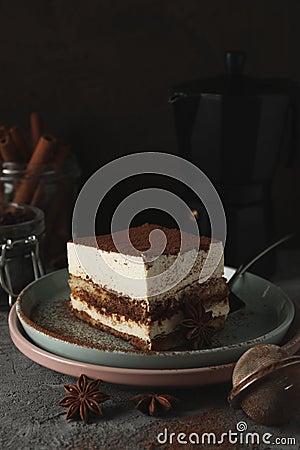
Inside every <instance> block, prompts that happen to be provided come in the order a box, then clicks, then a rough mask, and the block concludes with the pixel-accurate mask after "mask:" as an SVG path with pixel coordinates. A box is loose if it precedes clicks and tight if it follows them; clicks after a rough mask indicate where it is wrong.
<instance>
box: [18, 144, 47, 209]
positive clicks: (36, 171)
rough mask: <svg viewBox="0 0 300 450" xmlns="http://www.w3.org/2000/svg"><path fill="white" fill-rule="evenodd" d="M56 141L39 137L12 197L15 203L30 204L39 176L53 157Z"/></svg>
mask: <svg viewBox="0 0 300 450" xmlns="http://www.w3.org/2000/svg"><path fill="white" fill-rule="evenodd" d="M55 145H56V139H55V138H54V137H53V136H41V137H40V139H39V142H38V144H37V146H36V148H35V150H34V152H33V154H32V156H31V158H30V161H29V163H28V165H27V169H26V171H25V177H24V178H23V180H21V182H20V185H19V187H18V189H17V192H16V193H15V196H14V202H15V203H26V204H29V203H30V202H31V199H32V196H33V194H34V191H35V188H36V186H37V184H38V182H39V175H40V174H41V172H42V171H43V168H44V165H45V164H47V163H48V162H49V161H50V160H51V159H52V156H53V152H54V148H55Z"/></svg>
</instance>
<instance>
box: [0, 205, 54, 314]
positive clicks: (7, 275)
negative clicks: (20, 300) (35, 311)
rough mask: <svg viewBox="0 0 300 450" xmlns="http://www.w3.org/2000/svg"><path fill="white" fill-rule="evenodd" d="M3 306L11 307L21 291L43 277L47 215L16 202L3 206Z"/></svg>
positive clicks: (0, 238) (0, 268)
mask: <svg viewBox="0 0 300 450" xmlns="http://www.w3.org/2000/svg"><path fill="white" fill-rule="evenodd" d="M0 217H1V220H0V246H1V253H0V283H1V288H2V291H1V303H3V300H4V302H5V303H7V296H8V303H9V305H10V306H11V305H12V304H13V302H14V301H15V299H16V297H17V296H18V294H19V293H20V292H21V290H22V289H23V288H24V287H25V286H26V285H27V284H29V283H31V281H33V280H36V279H37V278H39V277H40V276H42V275H43V273H44V271H43V266H42V262H41V258H40V244H41V242H42V238H43V235H44V230H45V222H44V213H43V211H41V210H40V209H38V208H34V207H32V206H28V205H18V204H16V203H0Z"/></svg>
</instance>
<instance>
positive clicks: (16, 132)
mask: <svg viewBox="0 0 300 450" xmlns="http://www.w3.org/2000/svg"><path fill="white" fill-rule="evenodd" d="M9 134H10V136H11V139H12V141H13V143H14V144H15V146H16V148H17V149H18V150H19V153H20V154H21V156H22V160H23V161H24V162H27V161H28V160H29V158H30V149H29V147H28V145H27V142H26V141H25V139H24V137H23V135H22V133H21V131H20V129H19V128H18V127H17V126H14V127H12V128H10V130H9Z"/></svg>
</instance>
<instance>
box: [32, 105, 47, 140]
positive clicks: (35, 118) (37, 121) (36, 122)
mask: <svg viewBox="0 0 300 450" xmlns="http://www.w3.org/2000/svg"><path fill="white" fill-rule="evenodd" d="M44 128H45V127H44V121H43V119H42V117H41V116H40V114H39V113H37V112H33V113H31V114H30V130H31V141H32V146H33V148H35V147H36V145H37V144H38V141H39V139H40V137H41V136H42V135H43V134H44V132H45V129H44Z"/></svg>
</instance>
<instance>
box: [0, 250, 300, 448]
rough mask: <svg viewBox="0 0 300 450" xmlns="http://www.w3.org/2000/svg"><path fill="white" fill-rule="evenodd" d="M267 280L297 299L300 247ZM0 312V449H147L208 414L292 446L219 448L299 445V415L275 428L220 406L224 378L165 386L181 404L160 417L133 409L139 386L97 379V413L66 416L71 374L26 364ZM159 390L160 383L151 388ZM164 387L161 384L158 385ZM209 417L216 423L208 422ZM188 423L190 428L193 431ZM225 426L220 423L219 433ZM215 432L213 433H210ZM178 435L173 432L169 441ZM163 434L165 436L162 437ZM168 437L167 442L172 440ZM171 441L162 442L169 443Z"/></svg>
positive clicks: (212, 426) (227, 385) (211, 425)
mask: <svg viewBox="0 0 300 450" xmlns="http://www.w3.org/2000/svg"><path fill="white" fill-rule="evenodd" d="M273 279H274V281H275V282H276V283H277V284H279V285H280V286H282V287H283V289H284V290H285V291H286V292H287V293H288V294H289V295H290V296H291V297H292V298H293V299H295V300H297V299H298V300H299V299H300V253H299V252H288V254H287V253H285V252H283V253H282V254H281V256H280V264H279V267H278V271H277V272H276V274H275V275H274V276H273ZM1 309H2V310H1V311H0V343H1V344H0V361H1V365H0V367H1V369H0V371H1V385H0V389H1V391H0V399H1V400H0V449H1V450H2V449H3V450H6V449H12V450H19V449H24V450H25V449H29V450H31V449H32V450H35V449H37V450H43V449H60V448H62V449H137V450H138V449H148V448H161V446H160V445H159V443H158V441H157V434H158V433H159V432H162V431H163V430H164V429H165V428H167V429H168V430H170V432H171V431H172V429H173V428H172V427H174V426H175V427H176V430H177V432H178V430H179V431H180V430H181V428H180V427H181V426H182V431H187V430H189V423H191V424H192V423H193V424H194V425H193V426H194V428H195V424H198V425H197V426H199V425H201V422H202V421H203V420H207V417H208V416H207V414H209V420H208V422H207V423H208V425H207V430H206V429H205V431H207V432H214V430H215V431H216V427H217V422H218V423H219V428H220V420H221V422H222V420H223V421H224V427H232V429H233V430H234V431H235V427H236V424H237V423H238V422H239V421H244V422H246V423H247V427H248V431H249V432H258V433H259V434H260V436H262V435H263V434H264V433H270V434H272V438H271V441H272V442H274V441H275V438H276V437H280V438H281V437H283V438H287V437H293V438H295V439H296V444H295V445H290V444H289V445H284V442H285V441H284V439H283V441H282V442H283V443H282V444H278V445H267V444H263V443H261V444H260V445H259V446H251V445H249V446H248V445H246V444H243V445H241V446H239V447H236V446H235V445H231V444H228V445H227V446H225V447H224V446H223V447H222V448H228V449H231V448H245V449H246V448H260V449H268V448H272V449H274V448H276V449H287V448H292V449H294V448H295V449H296V448H297V449H299V448H300V417H297V418H295V419H293V420H292V422H290V423H289V424H288V425H285V426H282V427H265V426H261V425H257V424H255V423H254V422H253V421H252V420H250V419H248V418H247V417H246V416H245V414H244V413H243V412H242V411H232V410H231V409H230V408H229V406H228V405H227V400H226V398H227V395H228V393H229V391H230V389H231V385H230V383H225V384H220V385H217V386H211V387H202V388H201V387H197V388H192V389H175V388H173V389H170V390H169V391H168V392H169V393H172V394H173V395H176V396H177V397H178V398H179V399H180V407H179V409H178V410H177V411H176V412H174V413H173V414H172V415H171V416H168V417H167V418H166V417H165V418H152V417H148V416H145V415H143V414H141V413H140V412H138V411H136V410H134V408H133V404H132V402H131V400H130V399H131V397H132V396H133V395H135V394H137V393H140V392H145V391H146V392H147V389H144V388H142V389H141V388H135V387H127V386H122V385H113V384H109V383H102V390H103V391H105V392H106V393H108V394H109V395H110V397H111V398H110V400H108V401H107V402H106V403H105V404H103V408H104V413H105V415H104V417H103V418H102V417H99V418H98V417H96V418H93V419H92V421H91V423H89V424H84V423H82V422H80V421H73V420H70V421H67V420H66V419H65V414H66V409H65V408H63V407H61V406H59V405H58V402H59V400H60V399H61V398H62V397H63V395H64V389H63V386H64V384H67V383H74V382H76V379H75V378H73V377H70V376H67V375H63V374H60V373H56V372H53V371H51V370H49V369H47V368H44V367H42V366H39V365H38V364H36V363H34V362H32V361H31V360H30V359H28V358H27V357H26V356H24V355H23V354H22V353H20V352H19V350H18V349H17V348H16V347H15V346H14V345H13V343H12V341H11V339H10V336H9V330H8V325H7V315H8V311H7V310H5V309H6V308H5V307H2V308H1ZM154 391H155V392H157V393H161V392H162V389H159V388H155V389H154ZM163 391H166V389H163ZM214 417H215V421H216V422H215V424H214ZM194 428H193V427H192V425H191V431H192V429H194ZM225 431H227V430H226V429H224V432H225ZM216 433H217V431H216ZM176 438H177V435H176V436H175V437H174V438H173V439H176ZM168 439H169V438H168ZM173 442H174V441H173ZM172 447H173V445H170V446H169V447H168V448H172ZM179 447H180V448H181V447H182V448H220V447H213V446H207V445H206V446H203V447H201V446H196V445H192V444H189V445H180V446H179Z"/></svg>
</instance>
